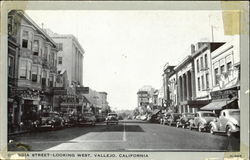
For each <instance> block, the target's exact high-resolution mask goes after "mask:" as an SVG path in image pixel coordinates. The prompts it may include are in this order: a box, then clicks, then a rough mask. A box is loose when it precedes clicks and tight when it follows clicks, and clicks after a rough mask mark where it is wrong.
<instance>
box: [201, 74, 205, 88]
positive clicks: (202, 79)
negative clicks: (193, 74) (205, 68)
mask: <svg viewBox="0 0 250 160" xmlns="http://www.w3.org/2000/svg"><path fill="white" fill-rule="evenodd" d="M201 85H202V89H205V84H204V76H201Z"/></svg>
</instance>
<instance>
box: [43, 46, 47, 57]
mask: <svg viewBox="0 0 250 160" xmlns="http://www.w3.org/2000/svg"><path fill="white" fill-rule="evenodd" d="M47 54H48V47H45V50H44V54H43V58H45V59H47Z"/></svg>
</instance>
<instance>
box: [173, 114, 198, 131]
mask: <svg viewBox="0 0 250 160" xmlns="http://www.w3.org/2000/svg"><path fill="white" fill-rule="evenodd" d="M192 119H194V113H182V115H181V117H180V120H179V121H177V123H176V127H177V128H178V127H182V128H186V127H187V126H190V120H192Z"/></svg>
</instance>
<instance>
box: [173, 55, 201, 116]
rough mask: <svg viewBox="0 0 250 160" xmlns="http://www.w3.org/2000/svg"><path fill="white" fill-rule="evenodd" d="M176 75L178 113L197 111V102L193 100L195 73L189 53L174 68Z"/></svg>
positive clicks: (194, 94)
mask: <svg viewBox="0 0 250 160" xmlns="http://www.w3.org/2000/svg"><path fill="white" fill-rule="evenodd" d="M174 69H175V72H176V77H177V86H178V87H177V92H178V96H177V99H178V109H177V111H178V112H179V113H184V112H190V113H194V112H196V111H197V107H198V104H197V102H196V101H195V96H196V93H195V81H194V78H195V75H194V64H193V61H192V57H191V56H190V55H188V56H186V57H185V58H184V59H183V60H182V62H181V63H180V64H178V65H177V66H176V67H175V68H174Z"/></svg>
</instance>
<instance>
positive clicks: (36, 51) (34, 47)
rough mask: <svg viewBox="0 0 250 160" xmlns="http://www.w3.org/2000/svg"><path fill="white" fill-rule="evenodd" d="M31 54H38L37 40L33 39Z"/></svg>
mask: <svg viewBox="0 0 250 160" xmlns="http://www.w3.org/2000/svg"><path fill="white" fill-rule="evenodd" d="M33 55H34V56H38V55H39V41H38V40H35V41H34V46H33Z"/></svg>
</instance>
